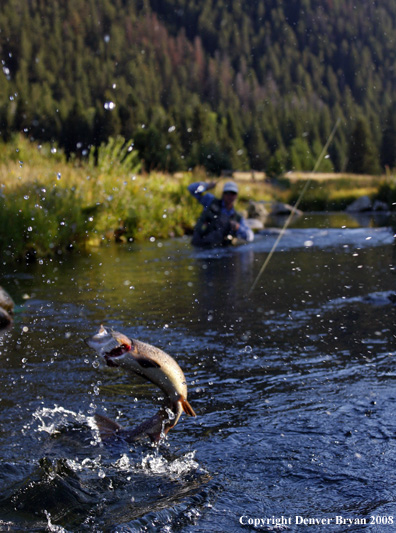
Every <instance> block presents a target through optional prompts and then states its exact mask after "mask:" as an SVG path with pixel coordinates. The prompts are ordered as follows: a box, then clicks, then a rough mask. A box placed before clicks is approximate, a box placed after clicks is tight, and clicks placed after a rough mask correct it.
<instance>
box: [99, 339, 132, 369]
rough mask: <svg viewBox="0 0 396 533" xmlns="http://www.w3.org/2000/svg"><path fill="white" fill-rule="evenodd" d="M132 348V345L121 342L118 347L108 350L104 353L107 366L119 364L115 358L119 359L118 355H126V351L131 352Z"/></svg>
mask: <svg viewBox="0 0 396 533" xmlns="http://www.w3.org/2000/svg"><path fill="white" fill-rule="evenodd" d="M130 349H131V347H130V346H129V345H128V344H120V345H119V346H117V347H116V348H113V349H112V350H110V352H106V353H105V354H104V358H105V360H106V363H107V366H118V365H117V363H116V362H115V361H114V359H117V357H120V356H121V355H124V353H127V352H129V350H130Z"/></svg>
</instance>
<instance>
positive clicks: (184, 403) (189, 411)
mask: <svg viewBox="0 0 396 533" xmlns="http://www.w3.org/2000/svg"><path fill="white" fill-rule="evenodd" d="M179 401H180V403H181V404H182V407H183V411H184V412H185V413H186V415H188V416H197V415H196V414H195V412H194V409H193V408H192V407H191V405H190V404H189V403H188V401H187V400H186V399H185V398H183V396H181V397H180V400H179Z"/></svg>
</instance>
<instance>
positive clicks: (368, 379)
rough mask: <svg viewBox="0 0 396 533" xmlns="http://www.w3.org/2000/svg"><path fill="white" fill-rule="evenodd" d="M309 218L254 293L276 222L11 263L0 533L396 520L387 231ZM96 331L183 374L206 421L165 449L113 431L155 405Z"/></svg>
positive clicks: (183, 423)
mask: <svg viewBox="0 0 396 533" xmlns="http://www.w3.org/2000/svg"><path fill="white" fill-rule="evenodd" d="M306 218H308V217H306ZM333 222H334V221H333ZM304 224H305V223H302V222H300V223H299V227H298V228H293V229H290V230H288V232H287V234H285V239H284V240H283V239H282V244H281V246H280V247H279V250H278V251H277V252H276V253H275V255H274V256H273V258H272V260H271V262H270V264H269V266H268V268H267V270H266V271H265V273H264V275H263V276H262V278H261V279H260V281H259V283H258V285H257V288H256V290H255V291H253V293H252V294H251V295H250V296H249V297H248V296H247V295H248V293H249V289H250V288H251V286H252V283H253V282H254V280H255V278H256V276H257V273H258V272H259V270H260V268H261V265H262V264H263V261H264V259H265V257H266V255H267V253H268V251H269V250H270V249H271V246H272V243H273V242H274V239H275V238H276V235H277V233H276V230H272V231H266V232H264V234H263V235H261V236H259V237H258V239H257V242H255V243H253V244H252V245H247V246H244V247H241V248H238V249H224V250H209V251H199V250H194V249H193V248H192V247H191V246H190V244H189V242H188V241H187V240H184V239H180V240H173V241H167V242H152V243H149V244H145V245H131V246H118V247H117V246H108V247H104V248H101V249H98V250H96V251H94V252H92V253H90V254H87V255H82V256H76V255H74V256H73V255H71V256H68V257H63V258H61V260H60V261H43V262H41V263H38V264H35V265H30V266H24V265H18V266H17V267H13V268H12V269H9V270H6V269H5V267H4V268H3V276H2V284H3V285H4V286H5V288H6V289H7V290H8V291H9V292H10V293H11V294H12V296H13V297H14V299H15V301H16V303H17V312H16V321H15V325H14V327H13V328H12V329H11V330H10V331H8V332H6V333H5V334H4V336H3V337H2V339H0V356H1V360H2V372H1V373H0V387H1V391H2V394H1V397H0V413H1V420H2V424H1V425H0V443H1V446H0V450H1V452H0V454H1V462H0V483H1V489H2V490H1V493H0V494H1V496H0V531H7V530H11V531H34V530H37V531H45V530H47V531H97V532H99V531H114V532H115V531H118V532H121V531H122V532H124V531H125V532H127V531H128V532H129V531H213V530H216V531H240V530H242V529H244V527H243V526H242V525H241V523H240V517H241V516H244V517H245V519H244V520H245V521H246V520H247V518H246V517H248V518H249V517H250V518H255V517H256V518H260V517H261V518H264V517H269V518H271V517H274V518H277V517H279V518H280V517H282V516H284V517H288V518H290V523H289V522H288V523H287V524H285V525H284V530H288V531H299V530H301V527H302V526H298V525H297V524H296V522H295V516H296V515H298V516H302V517H304V518H316V519H321V518H323V517H328V518H331V519H333V518H334V522H333V523H332V524H331V526H332V527H331V531H337V532H338V531H345V530H346V529H348V531H362V530H363V529H364V530H368V531H379V529H378V525H377V524H378V522H375V520H378V517H379V519H380V520H385V518H386V517H391V516H396V506H395V503H394V492H395V487H396V475H395V471H394V458H395V452H396V450H395V447H396V444H395V443H396V441H395V430H396V415H395V412H396V410H395V403H396V394H395V392H394V391H395V389H394V383H395V378H396V373H395V369H394V359H395V354H396V349H395V331H394V323H395V314H396V306H395V297H394V295H395V266H394V259H395V247H394V243H393V231H392V230H390V229H386V228H375V227H371V226H370V227H366V228H364V229H363V228H361V227H360V228H357V227H349V228H348V227H346V228H341V225H346V226H347V224H345V223H344V222H342V223H340V225H339V226H337V224H335V226H333V229H332V228H331V227H330V226H331V224H329V223H327V224H326V225H323V224H317V225H316V226H317V229H312V228H313V227H314V225H313V222H312V220H311V226H304ZM333 230H334V231H333ZM341 230H342V232H341ZM101 323H105V324H106V325H109V326H112V327H114V328H115V329H118V330H120V331H123V332H124V333H126V334H127V335H129V336H131V337H135V338H138V339H140V340H143V341H146V342H149V343H151V344H154V345H157V346H159V347H161V348H163V349H164V350H165V351H168V352H169V353H170V354H171V355H172V356H173V357H175V359H176V360H177V361H178V362H179V364H180V366H181V367H182V368H183V370H184V371H185V374H186V377H187V380H188V384H189V400H190V401H191V405H192V406H193V408H194V410H195V411H196V412H197V415H198V416H197V418H196V419H190V418H188V417H185V416H184V417H183V418H182V419H181V420H180V421H179V424H178V425H177V426H176V428H175V429H174V430H172V431H171V432H170V433H169V436H168V439H167V441H166V442H164V443H162V444H161V445H160V446H159V447H158V448H157V447H153V446H151V445H150V444H149V443H140V444H137V445H136V446H133V447H132V446H130V445H127V444H126V443H124V442H122V441H114V442H112V443H110V444H108V445H106V446H104V445H103V444H102V442H101V441H100V439H99V436H98V434H97V430H96V427H95V425H94V423H93V414H94V413H95V412H97V411H98V412H103V413H106V414H107V415H108V416H110V417H111V418H114V419H117V421H118V422H119V423H120V424H123V425H135V424H137V423H139V422H140V421H142V420H144V419H145V418H147V417H149V416H151V415H152V414H153V413H154V412H155V411H156V410H157V408H158V403H159V402H160V401H161V400H160V399H159V393H158V390H156V389H155V388H153V387H152V386H151V385H150V384H148V383H145V382H144V381H142V380H140V379H139V378H136V379H135V378H132V377H131V376H128V375H126V374H125V373H123V372H122V371H121V370H119V369H110V368H107V367H104V366H103V365H102V364H101V363H100V362H99V361H98V359H97V358H96V357H95V355H94V354H92V353H90V352H89V351H88V349H87V348H86V346H85V345H84V343H83V341H82V339H84V338H85V337H87V336H88V335H92V334H93V333H94V332H95V331H97V329H98V326H99V324H101ZM394 478H395V484H394ZM336 516H343V517H344V518H350V519H357V518H359V519H362V520H363V521H364V520H367V524H363V525H362V524H360V525H352V526H351V527H348V528H346V526H345V525H342V524H338V525H337V524H336V522H335V517H336ZM371 516H373V517H374V523H373V524H372V525H370V520H371V518H370V517H371ZM384 517H385V518H384ZM242 522H243V521H242ZM382 524H384V522H382ZM271 527H272V526H269V527H267V528H266V529H265V528H264V529H263V530H271ZM59 528H64V529H59ZM245 529H246V530H251V529H254V527H253V526H252V525H250V526H245ZM311 529H312V530H313V531H321V530H323V529H315V527H313V528H311ZM390 530H392V529H389V531H390Z"/></svg>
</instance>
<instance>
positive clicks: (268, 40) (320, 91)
mask: <svg viewBox="0 0 396 533" xmlns="http://www.w3.org/2000/svg"><path fill="white" fill-rule="evenodd" d="M0 57H1V63H2V65H1V66H2V68H1V71H0V132H1V138H2V140H3V141H4V142H7V141H8V140H10V139H11V138H12V136H13V135H15V134H16V133H20V132H22V133H24V134H25V135H26V136H27V137H28V138H29V139H34V140H35V141H39V142H43V143H44V142H48V143H53V144H54V145H56V146H58V147H59V148H62V149H63V150H64V152H65V153H66V155H67V157H69V158H70V157H74V158H84V157H85V156H86V155H87V154H88V153H89V151H90V150H91V148H95V147H98V146H100V145H101V144H102V143H103V142H107V141H108V139H109V138H111V137H112V138H114V137H117V136H122V137H123V138H124V139H127V140H131V141H133V147H134V150H136V151H137V153H138V154H139V157H140V159H141V161H142V164H143V165H144V168H145V169H146V170H147V171H151V170H162V171H167V172H176V171H183V170H187V169H190V168H194V167H198V166H201V167H205V168H206V170H207V171H208V172H211V173H213V174H216V173H220V172H221V171H222V170H227V169H228V170H247V169H255V170H264V171H266V172H267V173H268V174H269V175H277V174H280V173H282V171H283V170H285V169H297V170H312V167H313V166H314V162H315V160H316V159H317V157H318V155H319V153H320V152H321V150H322V148H323V146H324V144H325V143H326V140H327V138H328V136H329V134H330V132H331V131H332V129H333V127H334V124H335V123H336V121H337V120H338V119H340V126H339V128H338V129H337V133H336V136H335V139H334V141H333V142H332V144H331V146H330V148H329V154H328V157H327V158H325V159H324V160H323V163H322V165H321V168H320V170H322V171H336V172H340V171H348V172H353V173H359V174H361V173H369V174H377V173H381V172H383V171H384V169H385V168H391V169H392V168H394V167H396V103H395V94H396V3H395V1H394V0H381V1H380V0H375V1H373V0H360V1H359V2H357V1H356V0H287V1H286V0H249V1H242V0H2V1H1V4H0Z"/></svg>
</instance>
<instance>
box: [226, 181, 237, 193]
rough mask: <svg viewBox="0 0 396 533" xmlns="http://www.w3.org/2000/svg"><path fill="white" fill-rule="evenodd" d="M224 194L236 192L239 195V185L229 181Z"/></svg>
mask: <svg viewBox="0 0 396 533" xmlns="http://www.w3.org/2000/svg"><path fill="white" fill-rule="evenodd" d="M223 192H234V193H235V194H238V185H237V184H236V183H235V182H233V181H227V183H226V184H225V185H224V188H223Z"/></svg>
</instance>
